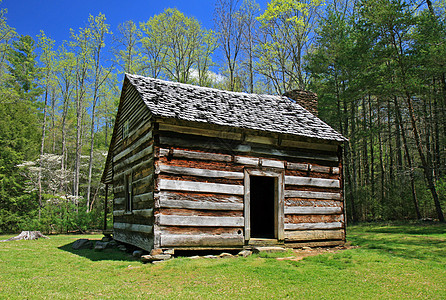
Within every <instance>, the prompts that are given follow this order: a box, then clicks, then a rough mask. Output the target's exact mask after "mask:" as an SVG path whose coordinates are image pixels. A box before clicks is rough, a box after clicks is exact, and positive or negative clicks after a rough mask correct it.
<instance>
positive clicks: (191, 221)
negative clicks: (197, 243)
mask: <svg viewBox="0 0 446 300" xmlns="http://www.w3.org/2000/svg"><path fill="white" fill-rule="evenodd" d="M156 222H157V224H158V225H164V226H212V227H240V226H243V225H244V222H245V221H244V218H243V217H209V216H175V215H157V216H156Z"/></svg>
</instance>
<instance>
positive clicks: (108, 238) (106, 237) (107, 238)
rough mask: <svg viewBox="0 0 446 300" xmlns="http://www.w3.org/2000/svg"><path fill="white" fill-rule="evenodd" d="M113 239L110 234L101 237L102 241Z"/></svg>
mask: <svg viewBox="0 0 446 300" xmlns="http://www.w3.org/2000/svg"><path fill="white" fill-rule="evenodd" d="M111 240H112V238H111V237H110V236H104V237H103V238H102V239H101V242H110V241H111Z"/></svg>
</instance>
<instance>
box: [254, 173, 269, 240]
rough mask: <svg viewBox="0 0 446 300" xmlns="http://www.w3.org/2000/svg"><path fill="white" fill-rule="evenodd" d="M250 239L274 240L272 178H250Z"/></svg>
mask: <svg viewBox="0 0 446 300" xmlns="http://www.w3.org/2000/svg"><path fill="white" fill-rule="evenodd" d="M250 180H251V182H250V191H251V197H250V198H251V199H250V217H251V237H253V238H270V239H272V238H274V237H275V234H274V233H275V230H274V229H275V228H274V198H275V197H274V194H275V189H274V181H275V178H274V177H262V176H250Z"/></svg>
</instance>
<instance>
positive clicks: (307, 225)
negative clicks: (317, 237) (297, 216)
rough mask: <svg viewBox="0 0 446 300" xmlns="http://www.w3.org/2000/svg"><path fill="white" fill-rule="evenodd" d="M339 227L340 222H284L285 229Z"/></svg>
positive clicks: (340, 225) (340, 226)
mask: <svg viewBox="0 0 446 300" xmlns="http://www.w3.org/2000/svg"><path fill="white" fill-rule="evenodd" d="M339 228H342V223H341V222H330V223H324V222H321V223H298V224H289V223H288V224H287V223H286V224H285V230H311V229H339Z"/></svg>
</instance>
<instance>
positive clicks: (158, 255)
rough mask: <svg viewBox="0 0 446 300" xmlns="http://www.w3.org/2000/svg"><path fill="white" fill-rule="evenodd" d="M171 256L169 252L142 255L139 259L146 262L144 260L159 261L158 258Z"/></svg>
mask: <svg viewBox="0 0 446 300" xmlns="http://www.w3.org/2000/svg"><path fill="white" fill-rule="evenodd" d="M171 258H172V255H169V254H156V255H142V256H141V261H142V262H144V263H146V262H153V261H159V260H168V259H171Z"/></svg>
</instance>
